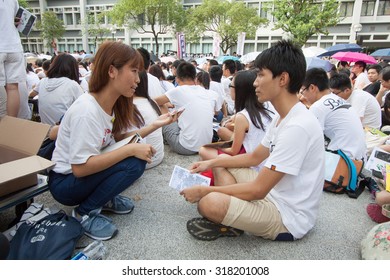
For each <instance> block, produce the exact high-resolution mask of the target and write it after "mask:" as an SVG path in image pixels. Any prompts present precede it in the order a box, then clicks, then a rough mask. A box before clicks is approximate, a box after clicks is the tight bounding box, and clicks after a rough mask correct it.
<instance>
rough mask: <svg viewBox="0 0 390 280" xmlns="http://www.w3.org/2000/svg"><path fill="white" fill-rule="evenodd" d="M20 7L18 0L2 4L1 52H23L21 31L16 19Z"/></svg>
mask: <svg viewBox="0 0 390 280" xmlns="http://www.w3.org/2000/svg"><path fill="white" fill-rule="evenodd" d="M10 2H11V3H10ZM18 9H19V4H18V1H16V0H12V1H7V2H5V3H4V1H3V3H2V4H1V5H0V34H1V40H0V53H22V52H23V47H22V44H21V42H20V36H19V32H18V30H17V29H16V27H15V24H14V19H15V15H16V13H17V11H18Z"/></svg>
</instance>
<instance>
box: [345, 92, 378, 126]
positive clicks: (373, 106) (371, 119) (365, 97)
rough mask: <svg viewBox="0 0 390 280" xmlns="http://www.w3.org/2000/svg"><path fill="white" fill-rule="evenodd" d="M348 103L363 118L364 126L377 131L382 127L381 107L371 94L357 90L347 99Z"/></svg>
mask: <svg viewBox="0 0 390 280" xmlns="http://www.w3.org/2000/svg"><path fill="white" fill-rule="evenodd" d="M347 102H348V103H350V104H351V105H352V108H353V109H354V110H355V111H356V112H357V114H358V116H359V118H362V124H363V126H365V127H366V126H367V127H371V128H377V129H379V128H380V127H381V124H382V113H381V107H380V106H379V103H378V101H377V100H376V98H375V97H374V96H372V95H371V94H370V93H368V92H366V91H363V90H361V89H355V90H353V91H352V94H351V96H350V97H349V98H348V99H347Z"/></svg>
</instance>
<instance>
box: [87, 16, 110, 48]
mask: <svg viewBox="0 0 390 280" xmlns="http://www.w3.org/2000/svg"><path fill="white" fill-rule="evenodd" d="M104 16H105V14H104V13H100V14H98V15H97V16H96V17H95V15H94V14H93V13H91V12H89V13H88V14H87V16H86V18H85V20H84V21H83V22H82V23H81V25H82V30H81V32H82V33H83V35H84V34H87V35H88V36H89V37H93V38H94V45H95V49H97V42H98V40H100V42H103V39H104V37H105V35H106V34H109V33H110V29H109V28H106V27H104V26H103V25H102V20H103V18H104Z"/></svg>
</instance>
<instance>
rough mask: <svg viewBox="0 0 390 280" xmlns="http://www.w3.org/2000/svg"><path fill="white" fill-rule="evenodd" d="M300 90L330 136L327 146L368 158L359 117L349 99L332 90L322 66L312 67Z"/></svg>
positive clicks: (359, 158)
mask: <svg viewBox="0 0 390 280" xmlns="http://www.w3.org/2000/svg"><path fill="white" fill-rule="evenodd" d="M300 93H301V94H302V95H303V96H304V97H305V99H306V100H307V101H308V102H309V104H310V108H309V110H310V112H312V113H313V114H314V116H316V118H317V119H318V121H319V122H320V125H321V127H322V130H323V131H324V135H325V136H326V137H327V138H328V139H329V143H328V146H327V149H328V150H330V151H337V150H341V151H343V152H344V153H345V154H346V155H347V156H348V157H349V158H351V159H357V160H361V159H363V158H365V154H366V142H365V136H364V130H363V126H362V123H361V122H360V119H359V116H358V115H357V114H356V112H355V111H354V110H353V109H352V108H351V105H350V104H349V103H347V101H345V100H344V99H343V98H341V97H339V96H337V95H335V94H334V93H332V92H331V91H330V89H329V79H328V76H327V74H326V72H325V71H324V70H323V69H320V68H312V69H310V70H308V71H307V72H306V78H305V80H304V81H303V85H302V88H301V91H300Z"/></svg>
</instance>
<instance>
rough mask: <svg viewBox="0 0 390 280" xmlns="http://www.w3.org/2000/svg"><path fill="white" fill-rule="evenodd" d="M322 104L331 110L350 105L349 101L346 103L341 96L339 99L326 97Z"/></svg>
mask: <svg viewBox="0 0 390 280" xmlns="http://www.w3.org/2000/svg"><path fill="white" fill-rule="evenodd" d="M323 104H324V106H325V107H328V108H329V109H330V110H332V111H334V110H336V109H340V108H346V109H348V108H349V107H351V105H350V104H349V103H347V102H346V101H345V100H343V99H341V98H340V99H334V98H327V99H325V100H324V102H323Z"/></svg>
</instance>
